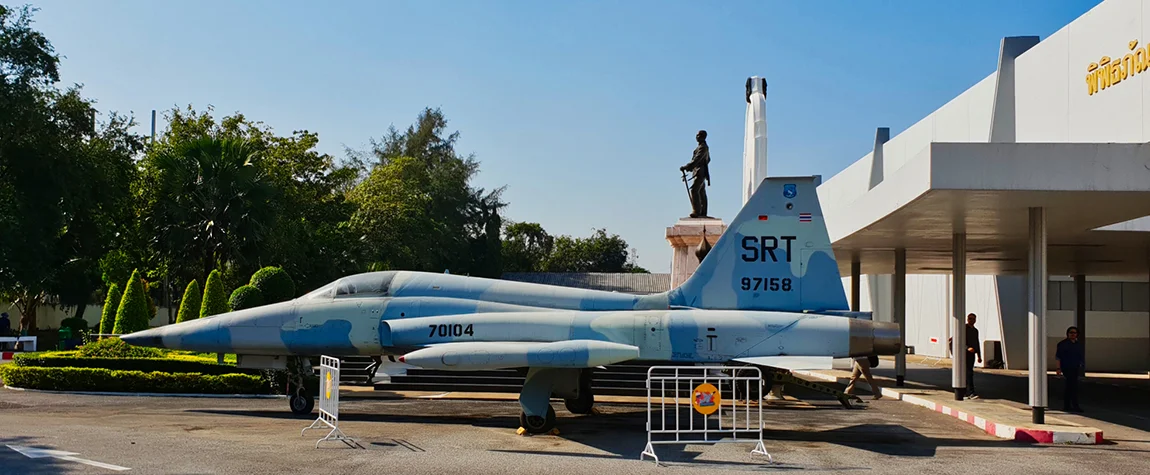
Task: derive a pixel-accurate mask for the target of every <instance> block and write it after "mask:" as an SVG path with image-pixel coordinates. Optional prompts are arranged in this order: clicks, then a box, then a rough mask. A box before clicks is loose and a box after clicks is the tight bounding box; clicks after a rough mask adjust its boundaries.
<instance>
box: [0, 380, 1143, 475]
mask: <svg viewBox="0 0 1150 475" xmlns="http://www.w3.org/2000/svg"><path fill="white" fill-rule="evenodd" d="M789 394H791V395H795V396H799V397H800V398H801V399H803V402H801V403H791V404H787V405H786V407H785V408H768V409H766V410H764V419H765V421H766V425H767V429H766V431H765V432H764V440H765V446H766V448H767V450H768V451H769V452H770V453H771V455H772V456H773V457H774V463H773V464H770V463H767V460H766V459H765V458H761V457H758V456H752V455H751V454H750V451H751V449H753V448H754V444H753V443H751V444H741V443H740V444H718V445H688V446H658V447H657V448H656V451H657V453H658V454H659V456H660V459H661V460H662V461H663V462H664V464H665V466H663V467H656V466H655V465H654V463H653V462H652V461H651V460H650V459H647V460H642V461H641V460H640V453H641V452H642V450H643V448H644V446H645V442H646V433H645V431H644V427H645V423H646V413H645V407H644V406H636V405H599V406H597V408H598V410H599V412H601V413H600V414H594V415H588V416H575V415H572V414H570V413H568V412H566V411H565V410H564V409H563V404H562V403H561V402H557V401H556V402H553V406H555V408H556V411H557V413H558V416H559V418H558V428H559V431H560V433H559V434H558V435H544V436H520V435H516V433H515V429H516V428H517V427H518V417H517V416H518V411H519V409H518V404H516V403H515V402H509V401H469V400H426V399H377V398H355V397H350V396H351V395H348V396H349V397H350V398H345V399H344V401H343V403H342V405H341V409H340V411H341V422H340V427H341V428H342V429H343V431H344V432H345V433H346V434H347V435H349V436H352V437H355V438H357V439H358V440H359V442H360V443H361V444H362V445H363V446H364V447H365V449H351V448H347V447H346V446H344V445H343V444H341V443H338V442H330V441H329V442H324V443H323V444H321V445H320V448H319V449H316V448H315V443H316V441H317V440H318V439H320V438H321V437H323V436H324V435H325V434H326V432H327V431H324V430H311V431H308V432H307V434H306V435H304V436H301V435H300V430H301V429H303V428H304V427H307V426H308V425H309V424H310V423H311V422H312V420H314V415H313V416H312V417H299V416H293V415H292V414H291V413H290V412H289V411H288V410H287V403H286V400H284V399H236V398H187V397H130V396H91V395H74V394H53V393H39V392H28V391H14V390H7V389H0V473H3V474H9V473H10V474H38V473H51V474H59V473H69V474H71V473H85V474H87V473H117V469H119V468H126V469H130V470H128V471H127V472H126V473H165V474H166V473H174V474H222V473H251V474H277V475H278V474H285V473H308V474H312V473H359V472H364V473H368V472H371V473H389V474H407V473H435V474H449V473H469V474H470V473H498V474H509V473H532V474H537V473H549V474H558V473H669V472H668V471H670V472H679V471H683V470H693V471H698V470H700V469H701V470H706V471H721V472H731V471H751V472H761V471H795V470H799V471H816V472H830V473H839V472H858V471H866V472H877V473H906V474H919V473H940V474H941V473H946V474H951V473H955V471H956V467H959V466H961V467H962V470H961V471H962V472H964V473H991V472H999V473H1083V472H1087V471H1089V472H1093V473H1150V439H1146V440H1123V441H1120V442H1117V443H1110V444H1108V445H1103V446H1090V447H1084V446H1073V447H1072V446H1038V445H1026V444H1018V443H1014V442H1010V441H1004V440H1001V439H997V438H995V437H992V436H989V435H987V434H985V433H983V432H982V431H980V430H978V429H977V428H974V427H971V426H969V425H968V424H965V423H963V422H959V421H957V420H954V419H953V418H950V417H948V416H944V415H941V414H936V413H932V412H930V411H927V410H924V409H922V408H918V407H916V406H912V405H909V404H905V403H901V402H898V401H889V400H879V401H867V406H866V407H865V408H861V409H855V410H847V409H844V408H842V407H841V406H840V405H838V403H837V402H835V401H833V400H827V399H826V398H825V397H822V396H821V395H818V394H815V393H810V394H804V393H800V392H797V391H789Z"/></svg>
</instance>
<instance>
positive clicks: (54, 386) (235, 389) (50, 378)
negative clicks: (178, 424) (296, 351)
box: [0, 365, 268, 394]
mask: <svg viewBox="0 0 1150 475" xmlns="http://www.w3.org/2000/svg"><path fill="white" fill-rule="evenodd" d="M0 378H3V379H4V384H6V385H8V386H13V387H18V388H24V389H43V390H49V391H104V392H143V393H199V394H267V393H268V387H267V385H266V384H265V382H264V381H263V380H262V378H260V377H259V376H252V375H249V374H223V375H204V374H199V373H161V372H148V373H145V372H143V371H117V370H110V369H103V368H41V367H30V366H16V365H4V366H0Z"/></svg>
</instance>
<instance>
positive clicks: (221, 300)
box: [200, 269, 228, 318]
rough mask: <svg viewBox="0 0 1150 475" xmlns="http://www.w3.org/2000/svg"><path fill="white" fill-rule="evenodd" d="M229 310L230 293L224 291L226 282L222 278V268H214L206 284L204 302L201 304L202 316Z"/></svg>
mask: <svg viewBox="0 0 1150 475" xmlns="http://www.w3.org/2000/svg"><path fill="white" fill-rule="evenodd" d="M227 311H228V295H227V294H226V293H224V283H223V281H221V280H220V270H219V269H212V272H211V273H210V274H208V281H207V282H206V283H205V284H204V302H203V304H201V306H200V318H204V317H210V316H212V315H218V314H221V313H227Z"/></svg>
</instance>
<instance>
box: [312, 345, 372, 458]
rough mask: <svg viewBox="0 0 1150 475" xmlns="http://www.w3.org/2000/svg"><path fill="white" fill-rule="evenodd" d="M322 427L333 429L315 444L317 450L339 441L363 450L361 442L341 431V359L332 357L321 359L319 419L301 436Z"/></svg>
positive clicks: (321, 357)
mask: <svg viewBox="0 0 1150 475" xmlns="http://www.w3.org/2000/svg"><path fill="white" fill-rule="evenodd" d="M322 426H327V427H331V432H328V434H327V435H326V436H324V438H322V439H319V440H317V441H316V442H315V447H316V448H317V449H318V448H319V443H320V442H323V441H325V440H338V441H341V442H343V443H344V444H347V446H348V447H352V448H355V447H359V448H361V449H362V448H363V446H362V445H360V444H359V442H357V441H356V440H355V439H353V438H351V437H348V436H346V435H344V433H343V431H342V430H340V429H339V358H333V357H331V356H320V358H319V417H318V418H316V420H315V421H313V422H312V423H311V425H310V426H308V427H305V428H304V429H303V430H302V431H300V436H302V435H303V433H304V432H307V430H308V429H319V428H322Z"/></svg>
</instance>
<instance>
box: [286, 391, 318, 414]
mask: <svg viewBox="0 0 1150 475" xmlns="http://www.w3.org/2000/svg"><path fill="white" fill-rule="evenodd" d="M288 406H289V407H291V412H292V414H296V415H301V416H302V415H304V414H311V410H312V409H313V408H315V399H312V397H311V396H310V395H308V394H307V392H306V391H300V393H297V394H292V396H291V397H290V398H288Z"/></svg>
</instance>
